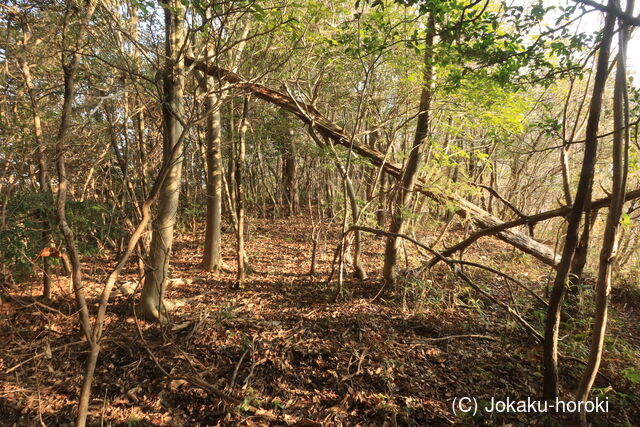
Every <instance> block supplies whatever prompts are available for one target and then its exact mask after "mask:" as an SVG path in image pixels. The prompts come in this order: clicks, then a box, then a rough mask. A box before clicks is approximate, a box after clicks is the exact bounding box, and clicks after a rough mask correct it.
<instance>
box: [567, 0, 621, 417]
mask: <svg viewBox="0 0 640 427" xmlns="http://www.w3.org/2000/svg"><path fill="white" fill-rule="evenodd" d="M631 11H633V1H632V0H630V1H628V2H627V12H631ZM620 25H621V30H620V32H619V34H618V37H619V42H618V46H619V48H618V63H617V71H616V80H615V86H614V98H613V127H614V129H615V132H614V134H613V152H612V157H613V172H612V191H611V205H610V206H609V213H608V215H607V222H606V225H605V230H604V236H603V240H602V249H601V251H600V262H599V269H598V280H597V283H596V290H595V294H596V310H595V316H594V324H593V334H592V338H591V347H590V349H589V359H588V360H587V366H586V368H585V371H584V374H583V376H582V379H581V380H580V384H579V385H578V390H577V391H576V400H580V401H583V402H586V400H587V398H588V397H589V393H590V391H591V387H592V386H593V382H594V381H595V378H596V375H597V374H598V369H599V367H600V362H601V360H602V350H603V346H604V338H605V333H606V327H607V315H608V304H609V294H610V292H611V270H612V268H613V265H614V263H615V259H616V257H617V255H618V241H619V240H618V239H619V237H620V233H619V230H620V216H621V214H622V207H623V205H624V193H625V189H626V184H627V182H626V181H627V171H628V163H627V161H628V149H629V129H628V127H627V126H628V124H629V110H628V103H627V93H626V92H627V75H626V70H625V65H626V50H627V39H628V34H629V31H628V29H627V26H626V25H624V24H622V23H621V24H620ZM580 419H581V423H582V425H585V426H586V425H587V422H586V421H587V419H586V411H584V410H583V411H581V413H580Z"/></svg>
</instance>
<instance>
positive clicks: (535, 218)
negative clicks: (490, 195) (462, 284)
mask: <svg viewBox="0 0 640 427" xmlns="http://www.w3.org/2000/svg"><path fill="white" fill-rule="evenodd" d="M638 198H640V189H637V190H633V191H629V192H628V193H625V198H624V199H625V202H628V201H630V200H634V199H638ZM610 203H611V196H607V197H602V198H600V199H597V200H594V201H592V202H591V206H590V209H591V210H596V209H600V208H603V207H605V206H609V204H610ZM572 206H573V205H567V206H562V207H559V208H556V209H552V210H550V211H546V212H540V213H537V214H534V215H528V216H524V217H522V218H518V219H515V220H513V221H508V222H503V223H501V224H497V225H494V226H492V227H487V228H483V229H481V230H478V231H476V232H475V233H473V234H471V235H470V236H469V237H467V238H466V239H464V240H463V241H461V242H460V243H457V244H455V245H454V246H451V247H449V248H447V249H445V250H444V251H443V252H442V254H443V255H444V256H451V255H452V254H454V253H455V252H458V251H462V250H464V249H466V248H467V247H469V245H471V244H472V243H473V242H475V241H476V240H478V239H479V238H481V237H484V236H491V235H494V234H497V233H500V232H501V231H503V230H507V229H510V228H514V227H518V226H520V225H528V226H532V225H535V224H537V223H539V222H541V221H546V220H548V219H551V218H557V217H559V216H566V215H568V214H569V212H571V208H572ZM437 262H438V260H437V259H435V258H434V259H433V260H432V261H431V263H430V265H433V264H435V263H437Z"/></svg>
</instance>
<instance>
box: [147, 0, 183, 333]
mask: <svg viewBox="0 0 640 427" xmlns="http://www.w3.org/2000/svg"><path fill="white" fill-rule="evenodd" d="M164 14H165V33H166V41H165V55H166V64H165V70H164V77H163V80H164V91H163V103H162V117H163V126H164V127H163V157H164V159H165V160H166V159H167V158H168V157H169V156H170V155H171V153H172V152H173V151H174V147H176V146H178V150H177V153H175V155H176V157H175V159H176V160H175V162H174V163H173V164H172V165H171V166H170V170H169V172H168V174H167V177H166V179H165V180H164V183H163V185H162V188H161V190H160V194H159V197H158V213H157V217H156V220H155V221H154V223H153V233H152V237H151V250H150V259H149V265H150V270H149V271H147V274H146V276H145V281H144V285H143V288H142V294H141V296H140V309H141V314H142V316H144V317H145V318H147V319H149V320H154V321H159V322H164V321H165V320H166V316H167V313H166V307H165V306H164V295H165V291H166V286H167V281H168V276H169V260H170V254H171V246H172V243H173V229H174V226H175V223H176V215H177V212H178V202H179V199H180V182H181V179H182V163H183V150H182V147H183V145H182V144H180V139H181V138H183V137H184V135H183V133H184V132H183V131H184V129H183V127H182V124H181V122H180V120H179V119H178V116H180V117H182V116H183V115H184V99H183V92H184V65H183V62H182V61H181V60H180V57H179V56H180V50H181V48H182V47H183V44H184V43H185V30H184V7H183V5H182V3H181V2H180V1H178V0H171V1H170V2H169V3H168V5H167V7H165V8H164Z"/></svg>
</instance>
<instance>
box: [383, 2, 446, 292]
mask: <svg viewBox="0 0 640 427" xmlns="http://www.w3.org/2000/svg"><path fill="white" fill-rule="evenodd" d="M435 25H436V24H435V15H434V14H433V13H431V14H430V15H429V20H428V23H427V38H426V42H425V54H424V67H425V70H424V76H423V82H422V84H423V86H422V93H421V95H420V111H419V112H418V118H417V125H416V133H415V138H414V141H413V146H412V149H411V153H410V154H409V160H408V161H407V164H406V166H405V168H404V172H403V174H402V182H401V186H402V187H401V188H400V189H398V197H397V200H396V204H395V206H394V208H393V216H392V218H391V228H390V230H389V231H390V233H391V234H390V235H389V236H387V241H386V246H385V253H384V268H383V272H382V273H383V276H384V279H385V281H386V282H387V283H389V284H395V281H396V264H397V262H398V253H399V250H400V243H401V239H399V238H398V237H397V236H395V235H396V234H403V233H404V225H405V220H404V217H405V209H407V208H408V207H409V201H410V200H411V196H412V194H413V189H414V185H415V183H416V180H417V178H418V170H419V168H420V165H421V163H422V153H423V152H424V149H425V146H426V144H427V138H428V136H429V124H430V121H431V103H432V101H433V95H434V89H435V67H434V65H433V46H434V38H435V30H436V28H435Z"/></svg>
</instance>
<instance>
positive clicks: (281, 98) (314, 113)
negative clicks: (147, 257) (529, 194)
mask: <svg viewBox="0 0 640 427" xmlns="http://www.w3.org/2000/svg"><path fill="white" fill-rule="evenodd" d="M185 63H186V65H187V66H191V67H193V68H194V69H196V70H198V71H201V72H203V73H205V74H208V75H210V76H212V77H215V78H217V79H219V80H222V81H225V82H227V83H231V84H233V85H234V86H236V87H238V88H240V89H243V90H246V91H249V92H251V93H252V94H253V95H254V96H256V97H257V98H260V99H262V100H264V101H267V102H269V103H271V104H273V105H276V106H277V107H280V108H282V109H283V110H286V111H289V112H290V113H292V114H294V115H295V116H296V117H298V118H299V119H300V120H301V121H303V122H304V123H306V124H307V125H309V126H312V127H313V128H314V129H315V130H316V131H317V132H319V133H321V134H322V135H324V136H326V137H328V138H331V139H332V140H333V141H335V142H336V143H337V144H340V145H342V146H344V147H347V148H351V149H352V150H353V152H355V153H357V154H358V155H360V156H362V157H365V158H367V159H368V160H369V161H370V162H371V163H372V164H373V165H375V166H377V167H382V168H383V169H384V171H385V172H386V173H387V174H389V175H391V176H393V177H395V178H396V179H401V177H402V166H401V165H400V164H398V163H395V162H390V161H388V160H387V159H386V158H385V155H384V154H383V153H381V152H379V151H377V150H374V149H372V148H369V147H367V146H366V145H363V144H360V143H358V142H357V141H356V140H355V138H353V136H352V135H350V134H349V133H347V132H346V131H345V130H344V129H343V128H341V127H340V126H338V125H336V124H335V123H333V122H331V121H330V120H329V119H327V118H326V117H324V116H323V115H322V114H321V113H320V112H319V111H318V110H316V109H315V108H314V107H313V106H311V105H309V104H306V103H305V102H302V101H298V100H295V99H293V98H292V97H291V96H289V95H288V94H284V93H282V92H278V91H276V90H273V89H271V88H268V87H266V86H264V85H261V84H259V83H255V82H250V81H247V80H244V79H243V78H242V77H240V76H239V75H238V74H236V73H234V72H232V71H229V70H226V69H224V68H221V67H218V66H216V65H214V64H210V63H205V62H202V61H196V60H195V59H193V58H190V57H186V58H185ZM415 189H416V191H419V192H420V193H423V194H425V195H426V196H427V197H429V198H431V199H433V200H435V201H436V202H438V203H442V204H449V205H454V206H455V208H456V213H457V214H459V215H461V216H463V217H465V218H468V219H469V220H471V221H472V222H473V223H474V224H476V225H477V226H479V227H481V228H492V227H499V226H501V225H502V224H503V221H501V220H500V219H499V218H497V217H495V216H493V215H491V214H490V213H489V212H487V211H485V210H484V209H482V208H481V207H479V206H477V205H475V204H474V203H472V202H470V201H468V200H466V199H464V198H462V197H460V196H458V195H456V194H454V193H449V192H446V191H440V190H438V191H436V190H431V189H428V188H426V187H425V186H424V183H422V182H418V183H417V184H416V186H415ZM495 234H496V236H497V237H498V238H499V239H501V240H503V241H505V242H507V243H509V244H511V245H513V246H515V247H516V248H518V249H520V250H522V251H523V252H525V253H527V254H529V255H532V256H534V257H535V258H537V259H539V260H540V261H542V262H544V263H545V264H547V265H551V266H553V267H555V266H556V265H557V264H558V262H559V260H560V256H559V255H558V254H556V253H555V251H554V250H553V249H551V248H549V247H548V246H546V245H544V244H542V243H540V242H538V241H536V240H534V239H532V238H531V237H529V236H527V235H525V234H523V233H520V232H518V231H514V230H509V229H503V230H500V231H497V232H496V233H495Z"/></svg>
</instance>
